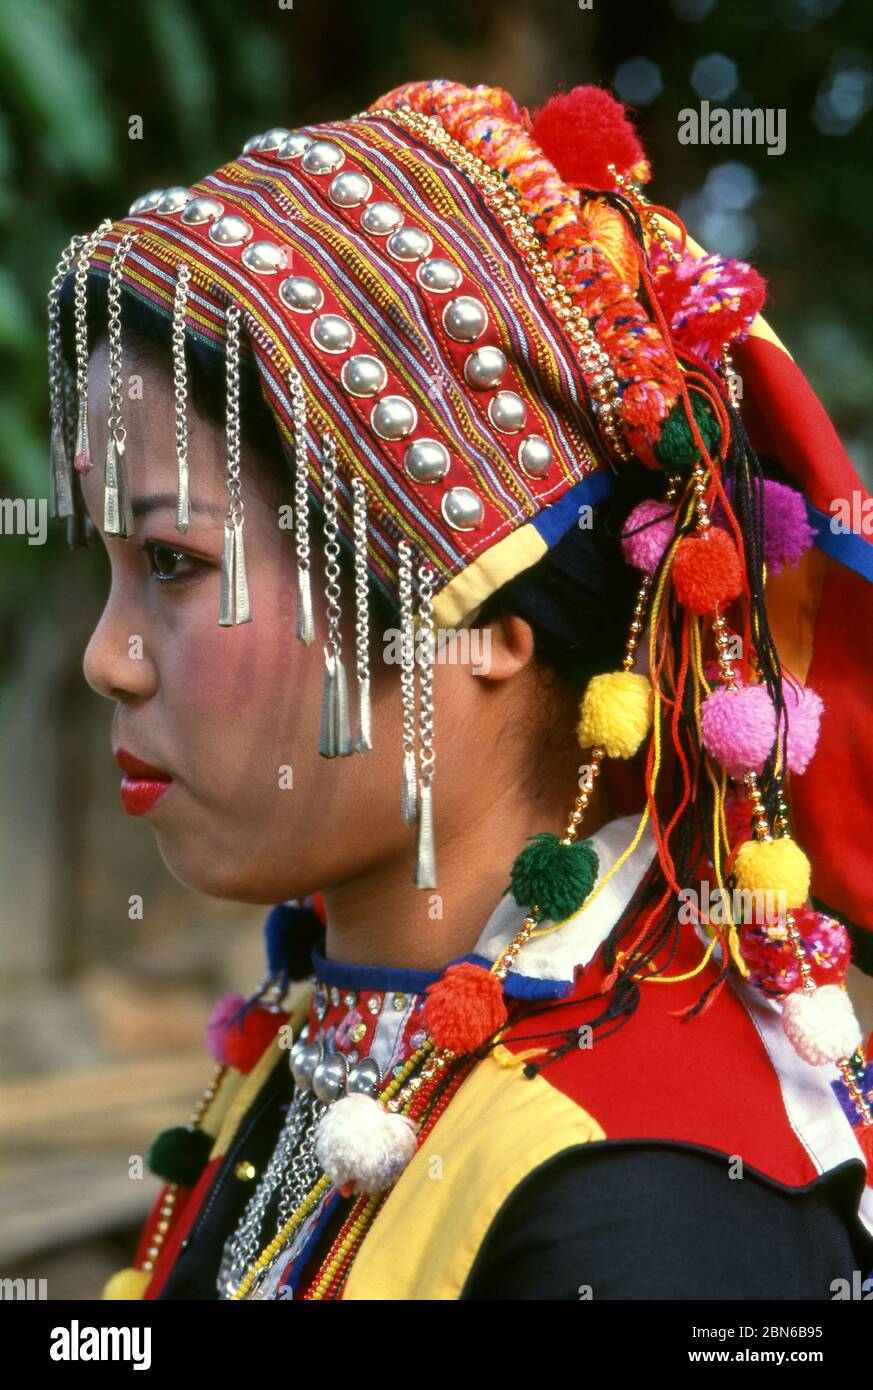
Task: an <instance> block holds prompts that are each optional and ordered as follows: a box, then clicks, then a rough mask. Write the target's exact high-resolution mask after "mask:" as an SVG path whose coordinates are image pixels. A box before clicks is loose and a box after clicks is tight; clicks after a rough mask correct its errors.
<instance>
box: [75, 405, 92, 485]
mask: <svg viewBox="0 0 873 1390" xmlns="http://www.w3.org/2000/svg"><path fill="white" fill-rule="evenodd" d="M75 466H76V470H77V472H79V473H82V474H85V473H90V472H91V469H92V468H93V467H94V464H93V462H92V461H91V445H90V441H89V439H88V402H87V400H86V399H85V398H84V397H82V398H81V399H80V401H79V415H78V419H77V421H76V457H75Z"/></svg>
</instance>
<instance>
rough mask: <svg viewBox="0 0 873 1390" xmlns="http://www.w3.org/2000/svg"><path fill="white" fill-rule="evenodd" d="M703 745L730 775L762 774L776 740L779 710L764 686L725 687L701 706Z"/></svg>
mask: <svg viewBox="0 0 873 1390" xmlns="http://www.w3.org/2000/svg"><path fill="white" fill-rule="evenodd" d="M700 726H701V732H702V735H703V746H704V747H705V749H706V751H707V753H709V754H710V756H711V757H713V758H715V760H716V762H719V763H721V765H722V767H724V768H726V770H727V773H728V776H730V777H742V776H743V773H745V772H750V771H751V772H758V771H759V770H760V768H761V765H762V764H763V763H764V762H765V760H766V758H767V756H768V754H769V753H770V750H771V749H772V747H773V743H774V740H775V738H776V711H775V709H774V708H773V701H772V700H771V699H770V696H769V694H768V693H767V690H766V688H765V687H764V686H763V685H746V686H742V687H741V688H740V689H739V690H728V689H726V688H725V687H722V688H721V689H720V690H714V691H713V692H712V694H711V695H709V696H707V698H706V699H705V700H704V702H703V704H702V705H701V707H700Z"/></svg>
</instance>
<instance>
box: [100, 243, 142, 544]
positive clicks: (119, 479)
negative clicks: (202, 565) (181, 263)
mask: <svg viewBox="0 0 873 1390" xmlns="http://www.w3.org/2000/svg"><path fill="white" fill-rule="evenodd" d="M136 235H137V233H136V230H135V229H134V230H131V231H129V232H125V234H124V236H123V237H122V238H121V240H120V241H119V243H118V245H117V246H116V248H115V251H114V252H113V255H112V262H111V264H110V267H109V287H108V290H107V294H106V302H107V307H108V310H109V419H108V421H107V436H106V464H105V468H104V474H103V528H104V530H105V531H106V534H107V536H118V537H120V538H121V539H122V540H127V539H128V538H129V537H130V536H132V535H133V512H132V510H131V505H130V489H129V487H128V485H127V468H126V467H125V462H124V442H125V439H126V437H127V436H126V433H125V429H124V421H123V419H122V377H121V365H122V361H121V353H122V344H121V277H122V272H123V270H124V261H125V257H126V256H127V253H128V251H129V250H130V248H131V245H132V244H133V241H134V239H135V237H136Z"/></svg>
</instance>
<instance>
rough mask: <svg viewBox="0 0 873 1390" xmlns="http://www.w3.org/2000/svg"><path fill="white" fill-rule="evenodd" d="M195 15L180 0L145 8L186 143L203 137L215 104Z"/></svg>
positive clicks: (158, 0)
mask: <svg viewBox="0 0 873 1390" xmlns="http://www.w3.org/2000/svg"><path fill="white" fill-rule="evenodd" d="M195 16H196V10H192V9H191V7H190V6H187V7H186V6H185V5H184V4H182V3H181V0H151V3H149V4H148V5H146V7H145V19H146V23H147V25H148V27H149V28H150V30H151V33H152V40H153V42H154V47H155V55H156V57H157V59H158V62H159V64H160V66H161V70H162V74H163V78H164V81H165V83H166V85H167V87H168V88H169V90H170V91H171V92H172V95H173V97H174V100H175V103H176V110H177V116H178V122H179V129H180V131H181V133H182V137H183V139H184V140H185V142H186V143H188V144H194V143H195V142H198V141H202V140H203V139H204V138H205V137H206V135H207V132H208V126H209V120H210V115H211V109H212V107H213V105H214V102H215V81H214V77H213V73H212V70H211V68H210V65H209V57H208V54H207V52H206V49H205V47H204V44H203V39H202V38H201V35H200V32H199V30H198V28H197V23H196V19H195Z"/></svg>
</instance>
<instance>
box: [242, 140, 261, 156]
mask: <svg viewBox="0 0 873 1390" xmlns="http://www.w3.org/2000/svg"><path fill="white" fill-rule="evenodd" d="M261 139H262V136H260V135H253V136H252V137H251V139H250V140H246V142H245V144H244V145H243V151H242V152H243V154H253V153H254V151H255V150H256V149H257V148H258V146H259V145H260V143H261Z"/></svg>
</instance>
